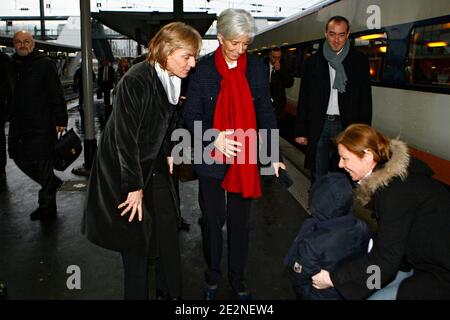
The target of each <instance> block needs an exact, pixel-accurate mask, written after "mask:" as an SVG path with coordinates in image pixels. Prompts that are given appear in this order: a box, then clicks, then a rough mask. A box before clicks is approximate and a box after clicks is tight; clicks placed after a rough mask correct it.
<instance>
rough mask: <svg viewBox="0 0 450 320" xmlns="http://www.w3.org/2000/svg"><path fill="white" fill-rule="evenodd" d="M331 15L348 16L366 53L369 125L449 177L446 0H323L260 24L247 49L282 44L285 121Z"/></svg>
mask: <svg viewBox="0 0 450 320" xmlns="http://www.w3.org/2000/svg"><path fill="white" fill-rule="evenodd" d="M335 15H342V16H345V17H346V18H347V19H348V20H349V21H350V25H351V28H350V32H351V35H350V39H351V41H352V43H353V45H354V46H355V47H356V48H357V49H358V50H361V51H362V52H364V53H365V54H366V55H367V56H368V57H369V61H370V74H371V79H372V99H373V117H372V124H373V126H374V127H375V128H377V129H378V130H380V131H381V132H382V133H384V134H386V135H388V136H391V137H400V138H401V139H402V140H404V141H406V142H407V143H408V144H409V145H410V147H411V150H412V152H413V154H415V155H416V156H417V157H419V158H421V159H422V160H425V161H426V162H427V163H428V164H429V165H430V166H431V167H432V168H433V169H434V171H435V172H436V175H435V178H437V179H438V180H440V181H442V182H444V183H446V184H447V185H450V161H449V160H450V95H449V94H450V1H448V0H432V1H425V0H395V1H392V0H341V1H328V2H325V3H324V4H322V5H321V7H318V8H315V9H311V10H309V11H303V12H301V13H299V14H297V15H294V16H292V17H289V18H287V19H284V20H282V21H280V22H278V23H276V24H274V25H272V26H269V27H267V28H266V29H263V30H261V31H260V32H259V33H258V34H257V35H256V36H255V39H254V41H253V43H252V44H251V46H250V48H249V49H250V50H249V51H250V52H253V53H255V54H258V55H266V54H267V53H268V51H269V50H270V48H271V47H274V46H279V47H281V48H282V50H283V53H284V57H285V60H286V63H287V64H288V66H289V67H290V68H291V69H292V70H293V72H294V75H295V83H294V86H293V87H291V88H289V89H287V96H288V103H287V106H286V112H287V114H288V115H290V118H291V126H292V125H293V124H292V122H293V119H294V116H295V114H296V110H297V100H298V94H299V87H300V83H301V78H300V77H301V67H302V63H303V61H304V60H305V59H306V58H307V57H309V56H310V55H312V54H314V53H315V52H316V51H317V50H318V48H319V44H320V43H321V42H323V41H324V39H325V35H324V33H325V24H326V22H327V21H328V19H329V18H331V17H332V16H335ZM288 118H289V116H288ZM286 125H287V124H286ZM280 127H281V125H280ZM281 129H282V131H283V129H285V128H281Z"/></svg>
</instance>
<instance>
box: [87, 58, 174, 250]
mask: <svg viewBox="0 0 450 320" xmlns="http://www.w3.org/2000/svg"><path fill="white" fill-rule="evenodd" d="M116 90H117V91H116V98H115V100H114V105H115V108H114V110H113V113H112V115H111V118H110V119H109V121H108V123H107V125H106V127H105V130H104V131H103V134H102V136H101V139H100V142H99V145H98V149H97V154H96V157H95V160H94V164H93V166H92V170H91V175H90V179H89V185H88V192H87V197H86V204H85V211H84V217H83V225H82V228H83V233H85V234H86V237H87V238H88V239H89V240H90V241H91V242H93V243H95V244H97V245H99V246H102V247H104V248H107V249H111V250H115V251H119V252H126V253H130V254H134V255H140V256H147V255H152V254H154V252H153V251H152V249H154V243H153V242H152V239H153V236H154V233H153V231H152V225H153V222H152V214H153V213H152V203H151V199H152V193H151V189H150V188H151V175H152V172H153V171H154V170H155V166H156V165H159V162H157V159H158V160H161V159H162V158H164V157H165V156H168V155H170V151H171V143H170V135H171V132H172V130H173V129H174V126H175V123H176V119H175V115H176V112H175V110H176V108H175V106H174V105H172V104H170V103H169V101H168V100H167V95H166V93H165V91H164V88H163V86H162V84H161V81H160V80H159V78H158V76H157V73H156V71H155V69H154V68H153V67H152V66H150V65H149V64H148V63H147V62H146V61H143V62H141V63H138V64H136V65H134V66H133V67H132V68H131V69H130V70H129V71H128V72H127V73H126V74H125V75H124V76H123V78H122V80H121V81H120V82H119V84H118V85H117V87H116ZM167 170H168V169H167ZM168 183H169V185H170V191H171V193H172V198H173V200H174V207H175V208H178V205H177V198H176V192H175V188H174V186H173V181H172V179H169V181H168ZM139 189H143V191H144V198H143V201H144V203H143V218H142V221H141V222H139V221H138V220H137V217H136V218H135V219H134V220H133V221H132V222H131V223H129V222H128V217H129V216H128V215H127V216H124V217H121V216H120V212H121V211H122V210H119V209H118V208H117V206H118V205H119V204H120V203H122V202H123V201H125V200H126V197H127V195H128V193H129V192H131V191H137V190H139Z"/></svg>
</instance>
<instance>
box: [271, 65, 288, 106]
mask: <svg viewBox="0 0 450 320" xmlns="http://www.w3.org/2000/svg"><path fill="white" fill-rule="evenodd" d="M269 64H270V60H269V61H267V65H268V66H269ZM280 64H281V66H280V69H279V70H278V71H274V72H273V74H272V75H270V74H269V73H268V76H269V77H270V95H271V97H272V103H273V106H274V108H275V110H281V111H283V110H284V108H285V106H286V88H290V87H292V85H293V84H294V76H293V75H292V73H291V72H290V70H288V69H287V68H286V66H285V65H284V62H283V60H282V61H281V62H280ZM268 68H269V70H270V67H268Z"/></svg>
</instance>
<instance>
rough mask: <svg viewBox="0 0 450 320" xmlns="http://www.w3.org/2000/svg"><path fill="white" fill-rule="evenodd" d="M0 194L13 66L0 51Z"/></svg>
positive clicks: (2, 183) (3, 183)
mask: <svg viewBox="0 0 450 320" xmlns="http://www.w3.org/2000/svg"><path fill="white" fill-rule="evenodd" d="M0 75H1V77H0V192H2V191H5V190H6V170H5V169H6V137H5V122H6V120H7V117H8V114H9V112H10V105H11V98H12V86H13V80H14V77H13V65H12V61H11V58H10V57H9V56H8V55H7V54H6V53H3V52H1V51H0Z"/></svg>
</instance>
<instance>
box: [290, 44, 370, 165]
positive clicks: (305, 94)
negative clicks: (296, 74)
mask: <svg viewBox="0 0 450 320" xmlns="http://www.w3.org/2000/svg"><path fill="white" fill-rule="evenodd" d="M343 65H344V68H345V73H346V74H347V78H348V80H347V85H346V91H345V92H344V93H339V94H338V103H339V113H340V116H341V122H342V128H343V129H345V128H346V127H347V126H349V125H350V124H353V123H366V124H369V125H370V123H371V121H372V93H371V87H370V69H369V61H368V59H367V57H366V56H364V55H363V54H362V53H360V52H358V51H357V50H355V49H354V48H350V51H349V53H348V55H347V57H346V58H345V59H344V61H343ZM330 92H331V85H330V71H329V68H328V61H327V60H326V59H325V57H324V56H323V52H322V46H320V48H319V51H318V52H317V53H316V54H315V55H313V56H312V57H310V58H308V59H307V60H306V61H305V62H304V64H303V69H302V79H301V85H300V94H299V100H298V106H297V120H296V121H297V122H296V128H295V136H296V137H307V138H308V147H307V151H306V157H305V167H306V168H309V169H311V168H312V164H313V163H315V158H316V149H317V142H318V141H319V138H320V135H321V133H322V130H323V126H324V121H325V115H326V112H327V108H328V102H329V99H330Z"/></svg>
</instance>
